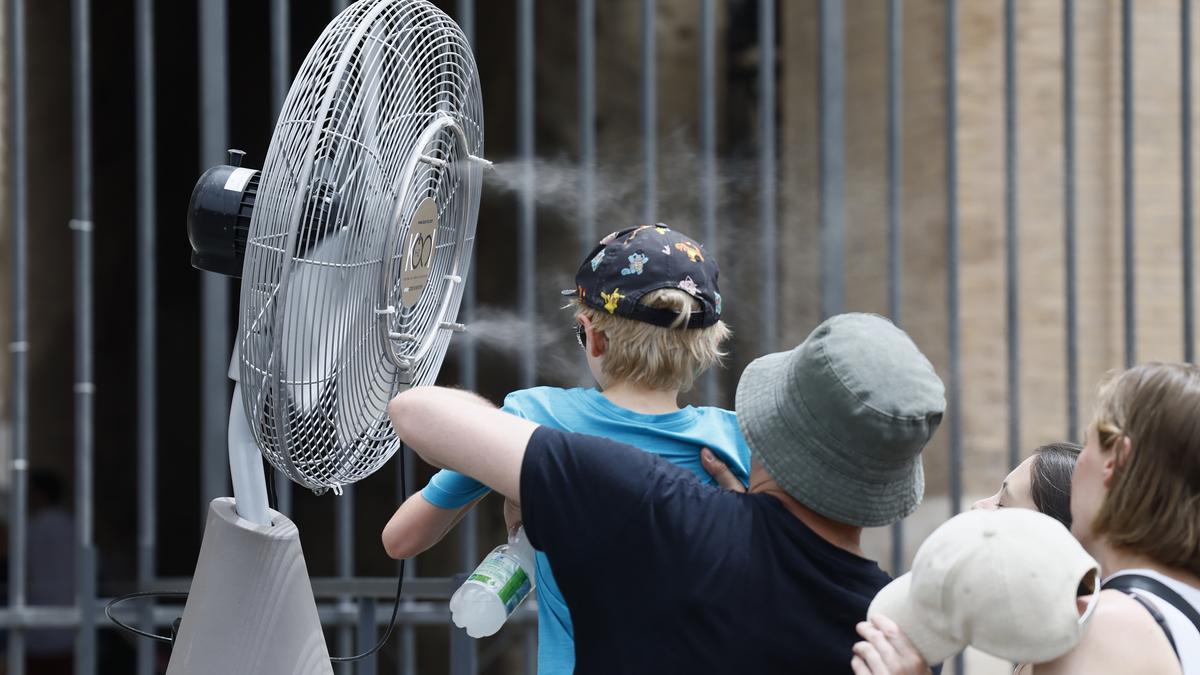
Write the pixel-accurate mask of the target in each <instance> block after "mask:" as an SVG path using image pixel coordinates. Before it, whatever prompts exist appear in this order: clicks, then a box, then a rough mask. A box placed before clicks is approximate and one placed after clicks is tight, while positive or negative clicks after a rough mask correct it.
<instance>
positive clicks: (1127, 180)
mask: <svg viewBox="0 0 1200 675" xmlns="http://www.w3.org/2000/svg"><path fill="white" fill-rule="evenodd" d="M1121 159H1122V164H1121V193H1122V209H1123V213H1124V219H1123V227H1122V255H1123V260H1124V277H1125V367H1126V368H1128V367H1130V366H1132V365H1133V364H1134V363H1135V362H1136V360H1137V307H1136V305H1135V303H1136V291H1137V288H1136V279H1135V276H1136V275H1135V268H1134V265H1135V264H1136V261H1137V258H1136V257H1135V256H1134V250H1133V247H1134V244H1135V242H1134V238H1133V206H1134V204H1133V199H1134V195H1133V168H1134V167H1133V159H1134V156H1133V0H1121Z"/></svg>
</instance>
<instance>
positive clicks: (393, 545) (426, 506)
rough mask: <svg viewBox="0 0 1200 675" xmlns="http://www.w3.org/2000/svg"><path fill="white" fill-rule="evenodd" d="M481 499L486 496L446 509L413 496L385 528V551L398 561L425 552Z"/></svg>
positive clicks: (417, 494) (422, 497)
mask: <svg viewBox="0 0 1200 675" xmlns="http://www.w3.org/2000/svg"><path fill="white" fill-rule="evenodd" d="M485 496H486V495H485ZM481 499H483V496H480V497H476V498H475V499H474V500H472V501H471V502H469V503H467V504H464V505H462V506H459V507H457V508H448V509H444V508H441V507H439V506H434V505H433V504H431V503H430V502H429V500H428V499H426V498H425V497H424V495H422V494H421V493H420V492H418V493H416V494H414V495H412V496H410V497H409V498H408V499H406V500H404V503H403V504H401V505H400V508H398V509H396V512H395V513H393V514H392V518H391V520H389V521H388V523H387V525H386V526H385V527H384V528H383V548H384V550H385V551H387V554H388V556H389V557H392V558H395V559H396V560H400V559H402V558H413V557H415V556H417V555H418V554H420V553H424V552H425V551H427V550H429V549H430V548H432V547H433V545H434V544H436V543H438V542H439V541H441V540H442V538H443V537H445V536H446V533H448V532H449V531H450V530H452V529H454V526H455V525H457V524H458V522H459V521H460V520H462V519H463V516H465V515H467V512H468V511H470V510H471V509H473V508H475V505H476V504H478V503H479V501H480V500H481Z"/></svg>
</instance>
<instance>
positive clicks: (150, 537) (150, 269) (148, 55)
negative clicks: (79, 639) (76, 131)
mask: <svg viewBox="0 0 1200 675" xmlns="http://www.w3.org/2000/svg"><path fill="white" fill-rule="evenodd" d="M136 12H137V13H136V16H135V23H136V26H135V31H136V45H135V48H136V52H137V57H136V63H137V65H136V67H137V229H138V239H137V249H138V254H137V260H138V263H137V264H138V290H137V307H138V317H137V331H138V349H137V352H138V354H137V378H138V393H137V408H138V417H137V438H138V479H137V481H138V571H137V575H138V585H139V586H142V585H145V584H149V583H150V582H151V581H152V580H153V579H154V575H155V574H156V571H155V553H156V551H157V547H158V535H157V528H158V511H157V509H156V508H155V498H156V496H157V492H158V481H157V480H156V476H157V473H158V462H157V457H156V456H155V452H156V450H157V444H156V437H157V434H158V388H157V382H156V376H157V368H158V345H157V343H156V342H155V336H156V331H157V327H158V310H157V307H156V303H157V294H158V286H157V284H158V282H157V277H156V275H155V271H154V270H155V256H156V255H157V241H156V237H155V230H156V228H155V224H156V222H157V218H156V217H155V209H156V208H157V201H156V195H155V192H154V191H155V171H156V168H155V167H156V165H155V161H154V133H155V117H154V95H155V88H154V5H153V2H152V0H137V5H136ZM153 617H154V605H153V603H151V602H146V603H145V609H144V610H143V613H142V630H150V629H151V627H152V621H153ZM156 651H157V650H156V645H155V643H154V642H152V641H150V640H138V642H137V672H138V675H153V674H154V667H155V663H154V658H155V655H156Z"/></svg>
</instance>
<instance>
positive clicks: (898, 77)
mask: <svg viewBox="0 0 1200 675" xmlns="http://www.w3.org/2000/svg"><path fill="white" fill-rule="evenodd" d="M903 48H904V3H903V0H888V15H887V53H888V64H887V68H888V76H887V77H888V83H887V89H888V91H887V96H888V114H887V153H888V159H887V162H888V314H889V315H890V316H891V317H892V321H894V322H895V323H896V325H897V326H900V325H902V323H901V317H902V311H903V306H902V303H901V299H902V298H903V294H902V288H903V287H902V283H903V278H902V275H901V272H902V271H903V269H904V258H903V248H902V243H903V240H902V239H901V226H902V221H901V208H902V200H903V199H904V192H903V190H902V186H903V184H904V162H903V160H904V155H903V138H902V136H901V130H900V124H901V121H902V119H903V115H904V109H903V108H902V107H901V96H902V92H903V84H902V83H903V80H902V78H903V77H904V51H903ZM904 560H905V555H904V521H896V523H895V524H893V525H892V573H893V574H896V575H899V574H900V573H901V572H902V571H903V570H904Z"/></svg>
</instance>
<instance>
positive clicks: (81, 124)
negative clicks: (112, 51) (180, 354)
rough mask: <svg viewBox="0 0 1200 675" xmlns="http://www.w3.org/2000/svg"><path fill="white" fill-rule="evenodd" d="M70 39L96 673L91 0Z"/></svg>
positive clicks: (83, 504)
mask: <svg viewBox="0 0 1200 675" xmlns="http://www.w3.org/2000/svg"><path fill="white" fill-rule="evenodd" d="M71 10H72V11H71V33H72V42H73V43H74V45H73V47H74V48H73V49H72V55H73V57H74V68H73V70H74V73H73V76H74V77H73V99H74V127H75V129H74V136H75V138H74V141H75V142H74V173H75V195H74V197H75V217H74V218H73V219H72V220H71V223H70V227H71V229H72V230H73V231H74V239H75V246H74V248H75V278H74V284H75V322H74V323H75V532H76V537H77V539H76V545H77V546H78V549H77V551H76V560H75V595H76V598H77V599H76V601H75V602H76V604H77V605H78V606H79V608H80V622H79V632H78V634H77V636H76V639H75V645H76V647H75V673H76V675H92V674H93V673H95V672H96V614H95V611H94V605H95V602H96V571H95V559H96V554H95V543H94V537H93V519H94V517H93V510H92V509H93V505H94V504H93V485H92V481H93V477H92V476H93V473H94V471H93V466H92V459H93V455H94V452H95V438H94V434H95V403H96V383H95V377H94V367H93V358H94V356H95V347H94V345H95V330H94V329H95V326H94V314H95V312H94V307H93V295H92V293H93V288H92V277H93V247H92V231H93V221H92V87H91V77H92V67H91V56H92V54H91V52H92V46H91V35H90V33H89V30H90V27H91V2H90V0H74V1H73V2H72V7H71Z"/></svg>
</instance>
